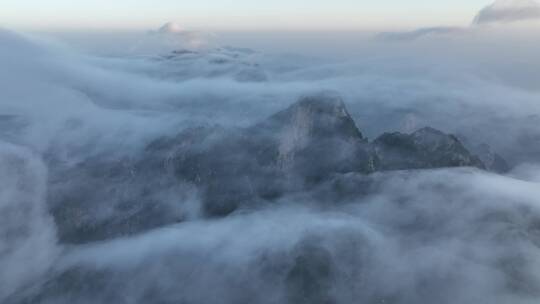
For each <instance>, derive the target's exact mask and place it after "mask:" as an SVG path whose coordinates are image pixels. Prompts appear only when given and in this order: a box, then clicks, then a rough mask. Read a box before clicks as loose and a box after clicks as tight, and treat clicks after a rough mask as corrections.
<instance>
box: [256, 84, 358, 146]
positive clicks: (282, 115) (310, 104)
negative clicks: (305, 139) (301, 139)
mask: <svg viewBox="0 0 540 304" xmlns="http://www.w3.org/2000/svg"><path fill="white" fill-rule="evenodd" d="M264 124H266V125H269V126H272V125H273V126H274V128H281V129H285V130H286V131H289V132H291V133H293V134H294V135H296V136H299V135H301V134H302V135H304V136H311V137H328V136H337V137H340V138H345V139H347V138H348V139H351V140H360V139H363V135H362V133H361V132H360V130H359V129H358V127H357V126H356V123H355V122H354V120H353V119H352V117H351V115H350V114H349V112H348V111H347V107H346V106H345V103H344V102H343V99H342V98H341V97H340V96H339V95H338V94H336V93H333V92H322V93H319V94H315V95H309V96H304V97H302V98H300V99H299V101H297V102H296V103H294V104H292V105H291V106H290V107H289V108H287V109H285V110H283V111H281V112H279V113H277V114H275V115H273V116H271V117H270V119H269V120H268V121H267V122H265V123H264Z"/></svg>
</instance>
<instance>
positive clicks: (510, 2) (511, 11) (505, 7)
mask: <svg viewBox="0 0 540 304" xmlns="http://www.w3.org/2000/svg"><path fill="white" fill-rule="evenodd" d="M539 19H540V4H539V3H538V2H537V1H535V0H497V1H495V3H493V4H491V5H489V6H487V7H485V8H483V9H482V10H481V11H480V12H478V14H477V15H476V17H475V18H474V21H473V24H476V25H481V24H490V23H510V22H518V21H530V20H539Z"/></svg>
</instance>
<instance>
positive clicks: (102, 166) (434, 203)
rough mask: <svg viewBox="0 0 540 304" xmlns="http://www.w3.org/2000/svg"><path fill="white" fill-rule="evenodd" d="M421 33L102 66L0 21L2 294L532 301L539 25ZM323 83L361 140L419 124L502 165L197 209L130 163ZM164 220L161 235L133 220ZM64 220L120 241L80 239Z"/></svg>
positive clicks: (9, 297) (21, 298)
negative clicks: (302, 50)
mask: <svg viewBox="0 0 540 304" xmlns="http://www.w3.org/2000/svg"><path fill="white" fill-rule="evenodd" d="M531 37H532V38H531ZM334 38H335V37H334ZM355 38H356V37H355V36H351V37H347V41H346V42H344V43H351V41H355ZM533 38H534V39H533ZM259 39H265V38H264V37H262V38H261V37H259ZM432 39H433V37H431V36H430V35H426V36H425V37H424V38H423V39H418V40H413V41H411V43H407V44H391V45H390V44H388V43H386V42H385V41H371V40H369V39H366V40H362V41H361V42H362V43H361V44H362V45H361V47H358V48H356V49H354V52H352V53H354V56H349V57H346V58H343V57H339V56H337V53H339V50H336V47H335V45H332V47H328V43H327V42H326V41H323V42H321V43H320V44H318V48H320V51H321V52H322V51H324V52H326V54H327V57H324V58H322V57H314V56H305V55H302V54H300V55H290V54H266V53H264V52H257V51H252V50H249V49H245V48H234V47H217V48H209V49H203V50H185V49H183V48H181V49H179V50H176V52H165V53H161V52H160V53H156V54H151V55H149V53H148V52H144V55H141V54H137V55H134V54H133V53H131V52H129V50H128V49H129V48H128V47H126V52H125V53H124V54H123V55H122V56H115V57H106V56H97V55H92V54H80V53H77V52H73V51H71V50H66V49H65V48H58V47H57V46H54V45H52V44H49V43H43V42H42V41H38V40H35V39H32V38H28V37H23V36H20V35H18V34H15V33H11V32H6V31H3V32H0V44H1V45H2V46H3V47H2V48H1V49H0V66H2V67H6V68H4V69H2V70H0V113H1V115H0V125H1V127H2V128H1V130H0V140H1V142H2V144H1V145H0V180H1V181H2V183H0V199H1V201H0V209H1V210H2V212H1V214H2V215H8V216H6V218H3V220H2V221H0V222H1V224H0V237H1V238H2V239H1V240H0V241H1V242H0V244H1V245H0V266H2V269H3V270H4V269H5V271H3V272H2V274H1V275H0V283H1V284H0V285H1V286H2V287H1V288H0V301H2V302H3V303H13V304H15V303H17V304H18V303H55V304H58V303H111V302H115V303H171V302H173V303H178V302H180V303H295V304H296V303H310V304H313V303H345V304H348V303H354V302H358V301H360V302H368V303H371V302H385V303H415V304H417V303H434V302H436V303H480V302H489V303H518V304H521V303H523V304H528V303H536V301H537V299H538V296H539V295H540V277H539V273H540V269H539V267H540V259H539V258H538V257H539V256H540V255H539V250H540V249H539V246H540V245H539V244H540V241H539V238H538V237H539V235H540V233H539V223H540V211H539V210H538V208H539V206H540V201H539V198H540V193H538V189H539V187H538V176H539V175H540V174H539V171H538V166H537V165H533V163H539V162H540V159H539V155H540V153H539V152H540V133H539V131H538V127H537V126H538V122H539V120H540V106H539V105H538V98H539V97H540V92H539V91H538V88H537V87H536V84H537V83H538V80H540V75H539V74H538V71H539V70H540V67H539V66H538V62H537V60H536V59H537V54H538V51H539V50H540V45H539V44H538V40H537V39H536V38H535V33H534V32H531V33H525V34H524V35H518V36H517V38H516V35H509V34H508V33H505V32H502V33H499V32H497V33H493V32H491V31H488V30H485V31H484V30H481V29H480V30H479V31H478V32H476V31H475V32H467V33H464V34H463V33H460V34H459V35H454V34H453V33H448V35H443V36H439V37H437V44H434V43H432V41H433V40H432ZM247 40H248V41H251V40H253V41H255V38H253V37H249V39H247ZM336 43H337V42H336ZM275 44H278V43H277V42H275ZM346 45H347V44H346ZM389 45H390V46H389ZM288 47H289V45H283V47H282V49H283V50H287V49H288ZM494 48H496V49H497V50H498V52H497V53H494V52H492V50H493V49H494ZM308 52H309V50H307V49H306V53H308ZM324 52H323V53H324ZM518 59H519V60H518ZM261 75H264V77H262V76H261ZM321 89H328V90H332V91H336V92H338V94H339V95H340V96H342V97H343V99H344V101H345V103H346V104H347V107H348V111H349V114H350V115H351V116H352V117H353V118H354V119H355V121H356V122H357V125H358V128H359V129H360V130H361V131H362V134H364V135H365V136H366V137H369V138H374V137H376V136H378V135H380V134H381V133H383V132H389V131H396V130H401V131H403V132H408V131H411V130H416V129H420V128H422V127H425V126H432V127H436V128H438V129H441V130H444V131H445V132H448V133H454V134H456V135H457V136H458V137H460V138H467V139H468V140H469V141H470V142H473V143H486V144H489V146H491V147H492V148H493V149H494V150H495V151H497V152H499V153H501V154H502V155H503V156H504V158H505V159H507V160H508V162H509V163H510V166H512V167H513V169H512V171H511V172H509V173H508V174H503V175H498V174H493V173H488V172H485V171H482V170H478V169H472V168H460V169H444V168H441V169H435V170H420V171H414V170H413V171H395V172H384V173H375V174H371V175H364V174H358V173H347V174H336V175H335V176H332V177H331V178H330V179H329V180H328V181H327V182H325V183H322V184H319V185H317V186H316V187H314V188H311V189H304V188H298V189H300V190H298V191H296V192H294V193H290V194H288V195H286V196H283V197H280V198H279V199H276V200H274V202H273V203H272V204H260V205H258V204H256V203H257V202H258V201H254V202H253V204H251V205H250V207H249V208H243V209H239V210H237V212H234V213H232V214H230V215H229V216H227V217H224V218H207V217H204V216H203V214H201V212H200V211H201V205H200V203H201V197H200V193H199V191H198V189H197V187H196V185H193V184H190V183H186V184H180V183H170V181H171V179H169V175H168V174H173V173H174V170H171V167H170V166H167V163H165V164H163V163H153V162H152V159H147V158H144V156H145V155H147V154H146V153H147V149H148V146H149V145H150V144H152V143H154V145H158V144H159V143H166V142H167V139H169V138H173V139H174V138H176V136H178V134H180V133H182V134H186V133H185V132H187V134H188V135H189V134H191V133H189V132H190V130H193V129H197V128H199V127H200V128H202V129H203V130H204V129H205V128H215V129H218V130H222V131H223V132H225V130H230V129H232V130H236V129H238V128H244V127H246V126H253V125H257V123H258V122H261V121H265V119H267V118H268V117H269V116H271V115H273V114H274V113H276V112H279V111H281V110H283V109H285V108H287V107H288V106H289V105H290V104H292V103H294V102H295V101H296V100H297V99H298V97H299V96H302V95H305V94H310V93H312V92H314V91H320V90H321ZM300 121H301V120H300ZM262 131H264V129H263V130H262ZM292 133H294V132H292ZM194 134H198V133H194ZM197 140H199V138H197V137H194V138H193V137H189V136H188V143H190V142H191V143H192V145H193V146H194V147H196V148H198V147H203V148H204V144H203V145H202V146H199V145H195V144H193V142H196V141H197ZM209 140H210V141H209V142H210V143H212V140H219V138H212V137H210V139H209ZM156 141H157V143H156ZM181 143H183V142H181ZM181 143H180V144H181ZM203 143H206V142H203ZM158 146H159V145H158ZM287 147H289V146H286V147H285V148H287ZM293 148H294V146H293ZM284 151H285V152H287V151H289V150H287V149H285V150H284ZM220 153H221V154H218V155H216V158H224V159H229V160H231V161H234V160H236V159H238V154H235V153H231V151H228V150H223V151H221V152H220ZM286 154H287V153H285V155H286ZM181 156H182V155H180V156H178V155H174V157H181ZM171 157H172V156H171ZM328 157H331V155H329V156H328ZM141 158H142V159H143V160H146V162H143V163H142V164H143V165H146V166H147V167H144V166H143V170H140V171H138V172H132V171H131V170H132V169H133V167H131V166H130V164H131V163H132V162H133V161H134V160H139V159H141ZM324 160H325V159H321V163H323V164H324ZM110 164H113V166H109V165H110ZM173 169H174V168H173ZM217 169H218V168H216V171H217ZM140 172H143V173H144V174H143V175H140V174H139V173H140ZM171 172H173V173H171ZM124 173H125V174H124ZM145 174H146V175H145ZM231 174H233V175H231V176H234V172H232V173H231ZM141 176H142V177H141ZM196 178H197V177H195V178H194V179H195V180H196ZM231 180H232V181H239V182H240V183H247V182H250V183H252V184H254V185H257V181H256V180H248V181H246V180H245V179H238V180H236V179H235V178H234V177H232V178H231ZM288 181H289V182H290V183H292V184H294V182H296V180H295V179H294V178H291V179H289V180H288ZM259 186H265V185H264V184H262V185H259ZM64 194H67V195H64ZM59 197H60V198H65V200H60V199H58V198H59ZM81 202H83V203H84V204H83V205H84V206H85V207H86V208H71V207H72V206H77V204H78V203H81ZM62 212H64V213H62ZM63 215H67V216H64V217H62V216H63ZM160 216H169V218H167V220H168V223H169V224H168V225H167V226H159V225H154V223H152V222H151V221H150V223H148V225H147V226H144V225H143V226H144V229H142V231H134V230H131V228H132V226H130V225H139V224H140V222H144V223H145V224H146V221H149V219H153V218H155V217H160ZM126 218H127V219H129V220H127V221H125V219H126ZM53 219H54V220H53ZM62 221H69V224H72V225H75V226H76V227H79V228H80V230H78V231H83V232H88V231H94V230H93V229H95V227H99V225H98V224H99V223H107V225H106V226H107V227H114V229H116V231H117V232H119V233H118V234H114V235H107V231H105V233H103V234H102V236H103V235H105V236H104V237H102V238H100V239H99V241H94V240H89V241H87V242H85V243H83V244H80V243H77V242H73V240H74V239H75V240H79V241H80V239H82V236H81V235H74V236H72V237H71V238H69V237H66V236H65V235H63V234H62V231H59V229H60V228H59V227H62V225H61V224H63V222H62ZM28 269H31V270H32V271H31V272H28Z"/></svg>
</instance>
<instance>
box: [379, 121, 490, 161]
mask: <svg viewBox="0 0 540 304" xmlns="http://www.w3.org/2000/svg"><path fill="white" fill-rule="evenodd" d="M373 145H374V146H375V150H376V151H377V156H378V157H379V160H380V169H381V170H403V169H427V168H440V167H467V166H470V167H478V168H481V169H485V165H484V164H483V163H482V161H481V160H480V159H479V158H478V157H477V156H475V155H473V154H472V153H471V152H469V151H468V150H467V149H466V148H465V147H464V146H463V144H462V143H461V142H460V141H459V140H458V139H457V138H456V137H455V136H453V135H448V134H444V133H443V132H441V131H438V130H435V129H433V128H423V129H420V130H418V131H416V132H413V133H411V134H402V133H386V134H383V135H381V136H380V137H379V138H377V139H376V140H375V141H374V143H373Z"/></svg>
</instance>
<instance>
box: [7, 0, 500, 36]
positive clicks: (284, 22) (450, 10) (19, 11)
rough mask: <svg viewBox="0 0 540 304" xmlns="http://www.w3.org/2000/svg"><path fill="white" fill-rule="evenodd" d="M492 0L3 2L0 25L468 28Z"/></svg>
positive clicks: (36, 27) (70, 27) (72, 27)
mask: <svg viewBox="0 0 540 304" xmlns="http://www.w3.org/2000/svg"><path fill="white" fill-rule="evenodd" d="M491 2H493V1H492V0H408V1H407V0H268V1H266V0H264V1H262V0H189V1H188V0H0V27H3V28H8V29H15V30H18V29H25V30H27V29H30V30H40V29H43V30H51V29H60V30H78V29H149V28H155V27H158V26H159V25H161V24H163V23H165V22H167V21H175V22H178V23H180V24H182V25H184V26H185V27H186V28H188V29H195V30H197V29H199V30H214V31H219V30H321V29H329V30H362V29H366V30H369V29H396V28H414V27H419V26H436V25H456V26H460V25H467V24H469V23H470V22H471V20H472V18H473V17H474V15H475V14H476V12H478V10H480V9H481V8H482V7H484V6H486V5H488V4H489V3H491Z"/></svg>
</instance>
